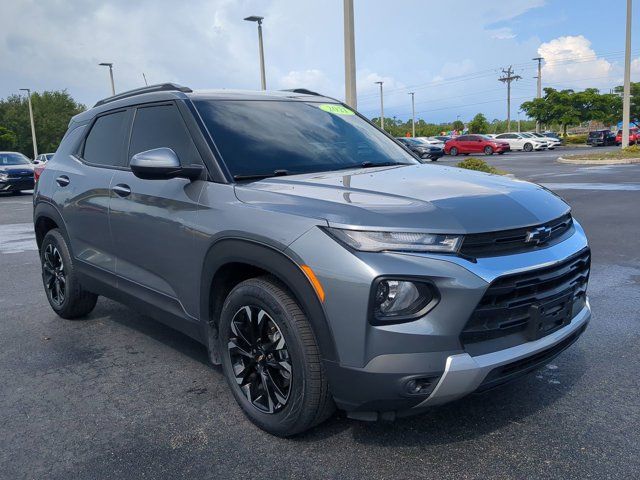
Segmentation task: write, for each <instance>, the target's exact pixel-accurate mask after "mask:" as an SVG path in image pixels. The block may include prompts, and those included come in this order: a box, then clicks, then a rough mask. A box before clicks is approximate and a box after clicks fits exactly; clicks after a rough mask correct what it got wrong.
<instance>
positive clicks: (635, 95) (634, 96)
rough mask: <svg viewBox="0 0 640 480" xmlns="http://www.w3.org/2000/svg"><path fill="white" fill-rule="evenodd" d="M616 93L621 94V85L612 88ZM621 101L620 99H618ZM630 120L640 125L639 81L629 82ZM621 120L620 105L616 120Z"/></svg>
mask: <svg viewBox="0 0 640 480" xmlns="http://www.w3.org/2000/svg"><path fill="white" fill-rule="evenodd" d="M613 91H614V92H615V93H616V94H617V95H619V96H620V95H622V93H623V91H624V89H623V87H622V86H619V87H616V88H614V90H613ZM620 101H621V102H622V99H621V100H620ZM630 118H631V121H632V122H633V123H635V124H636V125H640V82H631V116H630ZM620 120H622V107H621V109H620V117H619V118H618V119H617V120H616V121H617V122H619V121H620Z"/></svg>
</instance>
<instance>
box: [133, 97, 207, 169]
mask: <svg viewBox="0 0 640 480" xmlns="http://www.w3.org/2000/svg"><path fill="white" fill-rule="evenodd" d="M161 147H167V148H170V149H171V150H173V151H174V152H175V153H176V155H178V158H179V159H180V163H182V164H183V165H190V164H193V163H202V161H201V159H200V154H199V153H198V150H197V149H196V146H195V145H194V143H193V140H192V139H191V134H190V133H189V131H188V130H187V127H186V125H185V124H184V121H183V120H182V116H181V115H180V112H179V111H178V108H177V107H176V106H175V105H158V106H153V107H139V108H138V110H137V111H136V116H135V119H134V121H133V130H132V132H131V143H130V144H129V160H130V159H131V157H132V156H133V155H135V154H136V153H140V152H144V151H145V150H151V149H153V148H161Z"/></svg>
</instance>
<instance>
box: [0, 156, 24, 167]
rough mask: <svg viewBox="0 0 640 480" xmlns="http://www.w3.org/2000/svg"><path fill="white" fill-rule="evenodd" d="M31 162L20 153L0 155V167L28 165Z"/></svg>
mask: <svg viewBox="0 0 640 480" xmlns="http://www.w3.org/2000/svg"><path fill="white" fill-rule="evenodd" d="M30 164H31V162H30V161H29V159H28V158H27V157H25V156H24V155H22V154H21V153H0V166H4V165H30Z"/></svg>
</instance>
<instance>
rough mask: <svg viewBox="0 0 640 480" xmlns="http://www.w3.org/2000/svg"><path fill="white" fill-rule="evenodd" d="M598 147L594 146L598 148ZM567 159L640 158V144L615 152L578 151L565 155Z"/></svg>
mask: <svg viewBox="0 0 640 480" xmlns="http://www.w3.org/2000/svg"><path fill="white" fill-rule="evenodd" d="M597 148H598V147H594V149H597ZM563 157H564V158H566V159H567V160H624V159H626V158H640V145H631V146H629V147H627V148H623V149H620V150H616V151H614V152H598V151H596V152H593V153H576V154H574V155H563Z"/></svg>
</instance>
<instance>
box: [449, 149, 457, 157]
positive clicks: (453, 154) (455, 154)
mask: <svg viewBox="0 0 640 480" xmlns="http://www.w3.org/2000/svg"><path fill="white" fill-rule="evenodd" d="M449 155H451V156H452V157H457V156H458V149H457V148H456V147H451V149H450V150H449Z"/></svg>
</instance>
